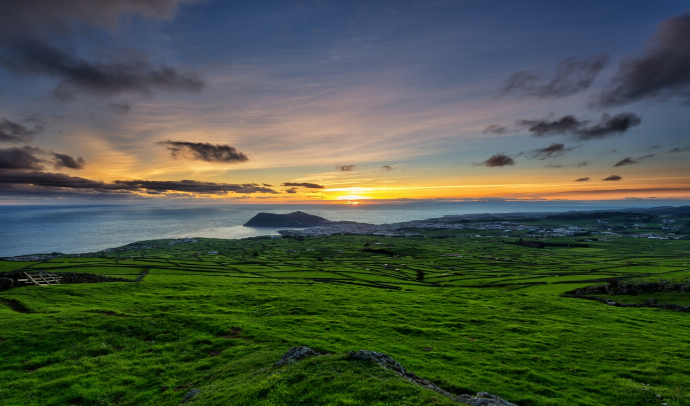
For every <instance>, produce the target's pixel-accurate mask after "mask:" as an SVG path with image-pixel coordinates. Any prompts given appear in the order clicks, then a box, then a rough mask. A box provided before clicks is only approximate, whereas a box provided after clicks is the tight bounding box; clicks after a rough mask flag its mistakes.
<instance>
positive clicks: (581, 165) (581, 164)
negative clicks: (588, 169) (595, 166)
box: [575, 161, 590, 168]
mask: <svg viewBox="0 0 690 406" xmlns="http://www.w3.org/2000/svg"><path fill="white" fill-rule="evenodd" d="M589 163H590V161H582V162H579V163H578V164H577V165H575V166H577V167H578V168H582V167H583V166H587V165H589Z"/></svg>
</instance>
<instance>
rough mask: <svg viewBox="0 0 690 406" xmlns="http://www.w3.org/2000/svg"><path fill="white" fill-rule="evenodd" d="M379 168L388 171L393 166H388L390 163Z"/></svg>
mask: <svg viewBox="0 0 690 406" xmlns="http://www.w3.org/2000/svg"><path fill="white" fill-rule="evenodd" d="M381 169H383V170H384V171H386V172H388V171H392V170H393V167H392V166H390V165H383V166H382V167H381Z"/></svg>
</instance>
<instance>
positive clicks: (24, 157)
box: [0, 146, 86, 171]
mask: <svg viewBox="0 0 690 406" xmlns="http://www.w3.org/2000/svg"><path fill="white" fill-rule="evenodd" d="M51 155H52V157H53V159H47V158H42V156H46V157H47V156H51ZM46 165H52V166H53V167H55V169H61V168H69V169H82V168H84V166H85V165H86V161H84V158H82V157H79V158H76V159H75V158H73V157H71V156H70V155H67V154H58V153H56V152H46V151H44V150H42V149H40V148H35V147H30V146H24V147H21V148H5V149H0V169H5V170H35V171H37V170H42V169H44V168H45V166H46Z"/></svg>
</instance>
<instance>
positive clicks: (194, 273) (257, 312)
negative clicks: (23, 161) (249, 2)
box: [0, 236, 690, 405]
mask: <svg viewBox="0 0 690 406" xmlns="http://www.w3.org/2000/svg"><path fill="white" fill-rule="evenodd" d="M508 240H509V239H506V242H508ZM511 241H512V242H514V241H515V239H512V240H511ZM569 241H570V242H573V243H575V239H568V238H561V239H558V242H569ZM167 242H168V241H167V240H166V241H147V242H141V243H136V244H132V245H130V246H129V247H128V246H126V247H121V249H120V250H118V251H117V252H109V253H95V254H90V255H85V256H82V257H61V258H57V259H53V260H50V261H43V262H33V263H27V262H0V272H2V271H10V270H14V269H18V268H24V270H26V271H32V272H33V271H45V272H85V273H92V274H99V275H107V276H114V277H121V278H131V279H136V278H137V277H139V276H140V275H141V274H142V273H143V272H145V271H147V272H148V274H147V275H146V276H145V277H144V279H143V280H142V281H141V282H139V283H103V284H80V285H61V286H49V287H22V288H15V289H10V290H7V291H3V292H0V303H3V304H4V305H0V320H1V321H0V366H2V368H0V405H4V404H7V405H65V404H80V405H144V404H151V405H159V404H177V403H179V402H180V401H181V400H182V399H183V398H184V396H185V394H186V393H188V392H189V390H190V389H192V388H196V389H199V390H200V392H199V395H198V396H196V397H194V398H193V399H192V400H191V401H190V402H188V403H187V404H193V405H215V404H223V405H228V404H233V405H235V404H237V405H298V404H313V405H326V404H332V405H370V404H380V405H383V404H386V405H388V404H399V405H416V404H457V403H453V402H452V401H451V400H449V399H447V398H444V397H443V396H441V395H439V394H437V393H435V392H431V391H428V390H426V389H424V388H421V387H418V386H414V385H412V384H410V383H409V382H407V381H406V380H404V379H403V378H401V377H399V376H397V375H395V374H394V373H393V372H390V371H386V370H383V369H381V368H379V367H378V366H376V365H375V364H373V365H371V364H368V363H365V362H362V361H354V360H351V359H349V358H347V357H345V356H344V355H343V354H345V353H346V352H347V351H349V350H359V349H368V350H374V351H379V352H384V353H387V354H389V355H391V356H392V357H393V358H395V359H396V360H397V361H399V362H400V363H401V364H402V365H403V366H405V367H406V368H407V369H408V370H412V371H414V372H415V373H416V374H417V375H419V376H421V377H423V378H426V379H429V380H432V381H433V382H435V383H436V384H437V385H439V386H440V387H441V388H443V389H445V390H447V391H449V392H451V393H454V394H461V393H476V392H478V391H488V392H491V393H493V394H496V395H499V396H501V397H503V398H505V399H507V400H509V401H511V402H514V403H517V404H518V405H648V404H659V405H663V404H664V403H665V404H667V405H690V391H688V388H690V378H689V376H690V313H683V312H674V311H669V310H663V309H653V308H617V307H612V306H607V305H604V304H602V303H599V302H594V301H587V300H579V299H574V298H564V297H560V296H559V295H560V294H562V293H564V292H566V291H569V290H572V289H574V288H576V287H581V286H586V285H591V284H603V283H606V282H607V281H609V280H611V279H612V278H616V279H626V280H649V281H657V280H659V279H664V280H669V281H678V282H683V281H687V280H690V250H689V249H688V247H689V246H690V244H688V243H687V242H686V241H684V240H648V239H634V238H625V237H621V238H616V239H613V240H612V241H607V242H590V243H588V244H589V245H590V247H589V248H569V247H567V246H564V247H548V248H546V249H538V248H530V247H525V246H521V245H516V244H509V243H506V242H504V241H503V238H502V237H491V236H485V237H478V238H422V237H417V238H414V237H406V238H377V237H373V236H336V237H323V238H306V239H294V238H282V239H272V238H255V239H245V240H214V239H197V241H196V242H190V243H184V244H175V245H168V244H167ZM144 245H145V246H150V247H153V246H155V247H158V248H147V249H143V248H140V247H142V246H144ZM211 252H213V253H211ZM654 297H656V298H658V299H659V300H660V301H664V300H666V301H669V302H672V303H678V304H683V305H686V304H690V301H689V300H688V298H687V296H686V294H681V293H659V294H656V295H654ZM644 299H645V300H646V297H645V298H644ZM626 300H628V301H632V302H634V301H635V300H638V298H637V297H635V296H631V297H629V298H623V297H621V301H622V302H625V301H626ZM17 309H24V312H19V311H17ZM298 345H307V346H309V347H311V348H312V349H314V350H316V351H318V352H321V353H328V354H331V355H330V356H327V357H317V358H313V359H307V360H304V361H301V362H299V363H296V364H290V365H288V366H282V367H271V366H272V365H273V363H274V362H275V361H277V360H278V359H279V358H280V356H281V355H282V353H284V352H285V351H287V350H288V349H289V348H290V347H293V346H298Z"/></svg>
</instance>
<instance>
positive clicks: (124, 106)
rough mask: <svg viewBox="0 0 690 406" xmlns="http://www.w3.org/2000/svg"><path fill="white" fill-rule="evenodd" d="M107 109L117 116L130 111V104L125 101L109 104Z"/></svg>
mask: <svg viewBox="0 0 690 406" xmlns="http://www.w3.org/2000/svg"><path fill="white" fill-rule="evenodd" d="M108 107H110V109H111V110H113V111H114V112H116V113H118V114H127V113H129V112H130V111H131V110H132V104H131V103H130V102H127V101H123V102H116V103H110V104H108Z"/></svg>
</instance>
